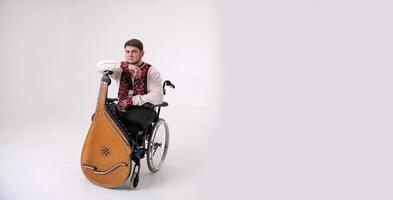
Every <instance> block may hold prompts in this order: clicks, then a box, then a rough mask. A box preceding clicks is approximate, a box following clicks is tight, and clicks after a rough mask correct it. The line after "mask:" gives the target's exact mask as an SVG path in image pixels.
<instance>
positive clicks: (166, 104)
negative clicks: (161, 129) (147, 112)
mask: <svg viewBox="0 0 393 200" xmlns="http://www.w3.org/2000/svg"><path fill="white" fill-rule="evenodd" d="M168 105H169V104H168V103H167V102H165V101H164V102H162V103H161V104H158V105H153V104H151V103H144V104H143V105H142V106H143V107H147V108H158V107H167V106H168Z"/></svg>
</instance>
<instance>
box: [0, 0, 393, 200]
mask: <svg viewBox="0 0 393 200" xmlns="http://www.w3.org/2000/svg"><path fill="white" fill-rule="evenodd" d="M392 8H393V4H392V3H390V2H389V1H382V0H376V1H367V0H360V1H359V0H357V1H351V0H340V1H338V0H330V1H328V0H299V1H289V0H279V1H238V2H234V1H232V2H228V1H221V2H220V1H216V2H210V3H208V2H207V1H206V2H204V1H194V2H187V3H185V2H182V1H177V2H176V1H171V2H163V1H144V2H139V1H118V2H116V3H114V2H112V3H109V1H84V2H83V3H82V2H76V1H69V2H66V1H46V2H45V1H36V2H34V3H33V2H31V3H29V2H21V1H12V2H11V1H1V3H0V20H1V21H0V25H1V32H0V42H1V45H0V56H1V61H2V64H1V68H0V70H1V74H2V75H3V77H2V78H1V79H0V89H1V91H2V101H1V102H2V103H1V105H0V108H1V115H0V120H1V121H0V125H1V129H0V131H1V134H0V137H1V138H0V139H1V146H0V156H1V163H0V164H1V168H0V188H1V189H0V198H1V199H69V198H71V197H72V198H97V199H108V198H124V199H125V198H144V199H169V198H171V199H184V198H188V199H201V198H204V199H218V198H219V199H224V198H225V199H302V200H303V199H392V196H393V195H392V192H391V188H392V186H393V182H392V178H393V174H392V170H391V169H392V167H393V166H392V159H391V152H392V150H393V149H392V145H391V141H392V139H393V138H392V132H393V131H392V129H393V128H392V125H391V121H392V118H393V115H392V111H393V107H392V103H391V102H393V101H392V100H393V99H392V93H391V86H392V82H393V81H392V79H391V76H392V72H393V70H392V66H393V65H392V64H393V61H392V58H391V55H392V53H393V48H392V46H393V39H392V37H391V36H392V35H393V33H392V32H393V28H392V26H391V21H392V19H393V14H392V13H391V10H392ZM132 37H137V38H139V39H141V40H142V41H144V43H145V47H146V61H148V62H150V63H151V64H153V65H155V66H156V67H157V68H158V69H159V70H160V72H161V74H162V76H163V78H164V79H170V80H172V81H173V82H174V83H175V84H176V86H177V88H176V89H175V90H174V91H170V93H168V95H167V96H166V100H167V101H168V102H169V103H170V107H168V109H166V110H164V111H165V112H163V117H165V119H167V121H168V123H169V125H170V129H171V145H170V151H169V154H168V158H167V160H166V162H165V165H164V166H163V169H162V170H161V171H160V172H158V173H156V174H151V173H149V172H148V171H147V170H146V166H143V167H144V168H143V169H144V171H143V172H142V176H141V183H140V186H139V190H137V191H130V190H125V188H126V187H125V186H124V187H122V189H120V190H107V189H103V188H99V187H96V186H94V185H93V184H91V183H89V182H88V181H87V180H86V178H85V177H84V176H83V173H82V171H81V169H80V167H79V159H80V151H81V149H82V145H83V141H84V139H85V136H86V132H87V130H88V127H89V125H90V121H89V117H90V114H91V113H92V112H93V110H94V106H95V101H96V96H97V89H98V81H99V78H100V76H99V74H97V73H96V71H95V67H94V66H95V64H96V62H97V61H99V60H100V59H105V58H112V59H122V48H121V47H122V45H123V43H124V42H125V40H127V39H129V38H132ZM111 92H112V93H113V92H115V91H111ZM113 94H115V93H113Z"/></svg>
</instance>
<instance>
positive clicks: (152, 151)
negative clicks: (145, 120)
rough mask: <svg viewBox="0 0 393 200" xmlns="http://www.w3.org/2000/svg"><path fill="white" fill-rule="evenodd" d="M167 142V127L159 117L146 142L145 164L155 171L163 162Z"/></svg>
mask: <svg viewBox="0 0 393 200" xmlns="http://www.w3.org/2000/svg"><path fill="white" fill-rule="evenodd" d="M168 144H169V129H168V125H167V123H166V122H165V120H163V119H159V120H158V121H157V122H156V123H155V124H154V127H153V130H152V132H151V134H150V136H149V140H148V144H147V166H148V167H149V169H150V171H152V172H156V171H158V170H159V169H160V167H161V165H162V163H164V160H165V157H166V153H167V151H168Z"/></svg>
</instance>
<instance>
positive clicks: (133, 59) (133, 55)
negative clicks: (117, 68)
mask: <svg viewBox="0 0 393 200" xmlns="http://www.w3.org/2000/svg"><path fill="white" fill-rule="evenodd" d="M143 54H144V51H141V50H139V49H138V48H137V47H134V46H126V48H125V49H124V56H125V59H126V61H128V62H129V63H131V64H137V63H138V62H139V61H140V60H141V58H142V57H143Z"/></svg>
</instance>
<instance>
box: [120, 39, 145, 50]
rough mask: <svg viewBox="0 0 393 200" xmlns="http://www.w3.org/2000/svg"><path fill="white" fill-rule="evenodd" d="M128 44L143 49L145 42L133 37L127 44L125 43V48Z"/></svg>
mask: <svg viewBox="0 0 393 200" xmlns="http://www.w3.org/2000/svg"><path fill="white" fill-rule="evenodd" d="M126 46H132V47H136V48H138V49H139V50H140V51H143V43H142V42H141V41H140V40H138V39H131V40H128V41H127V42H126V43H125V44H124V48H126Z"/></svg>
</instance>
